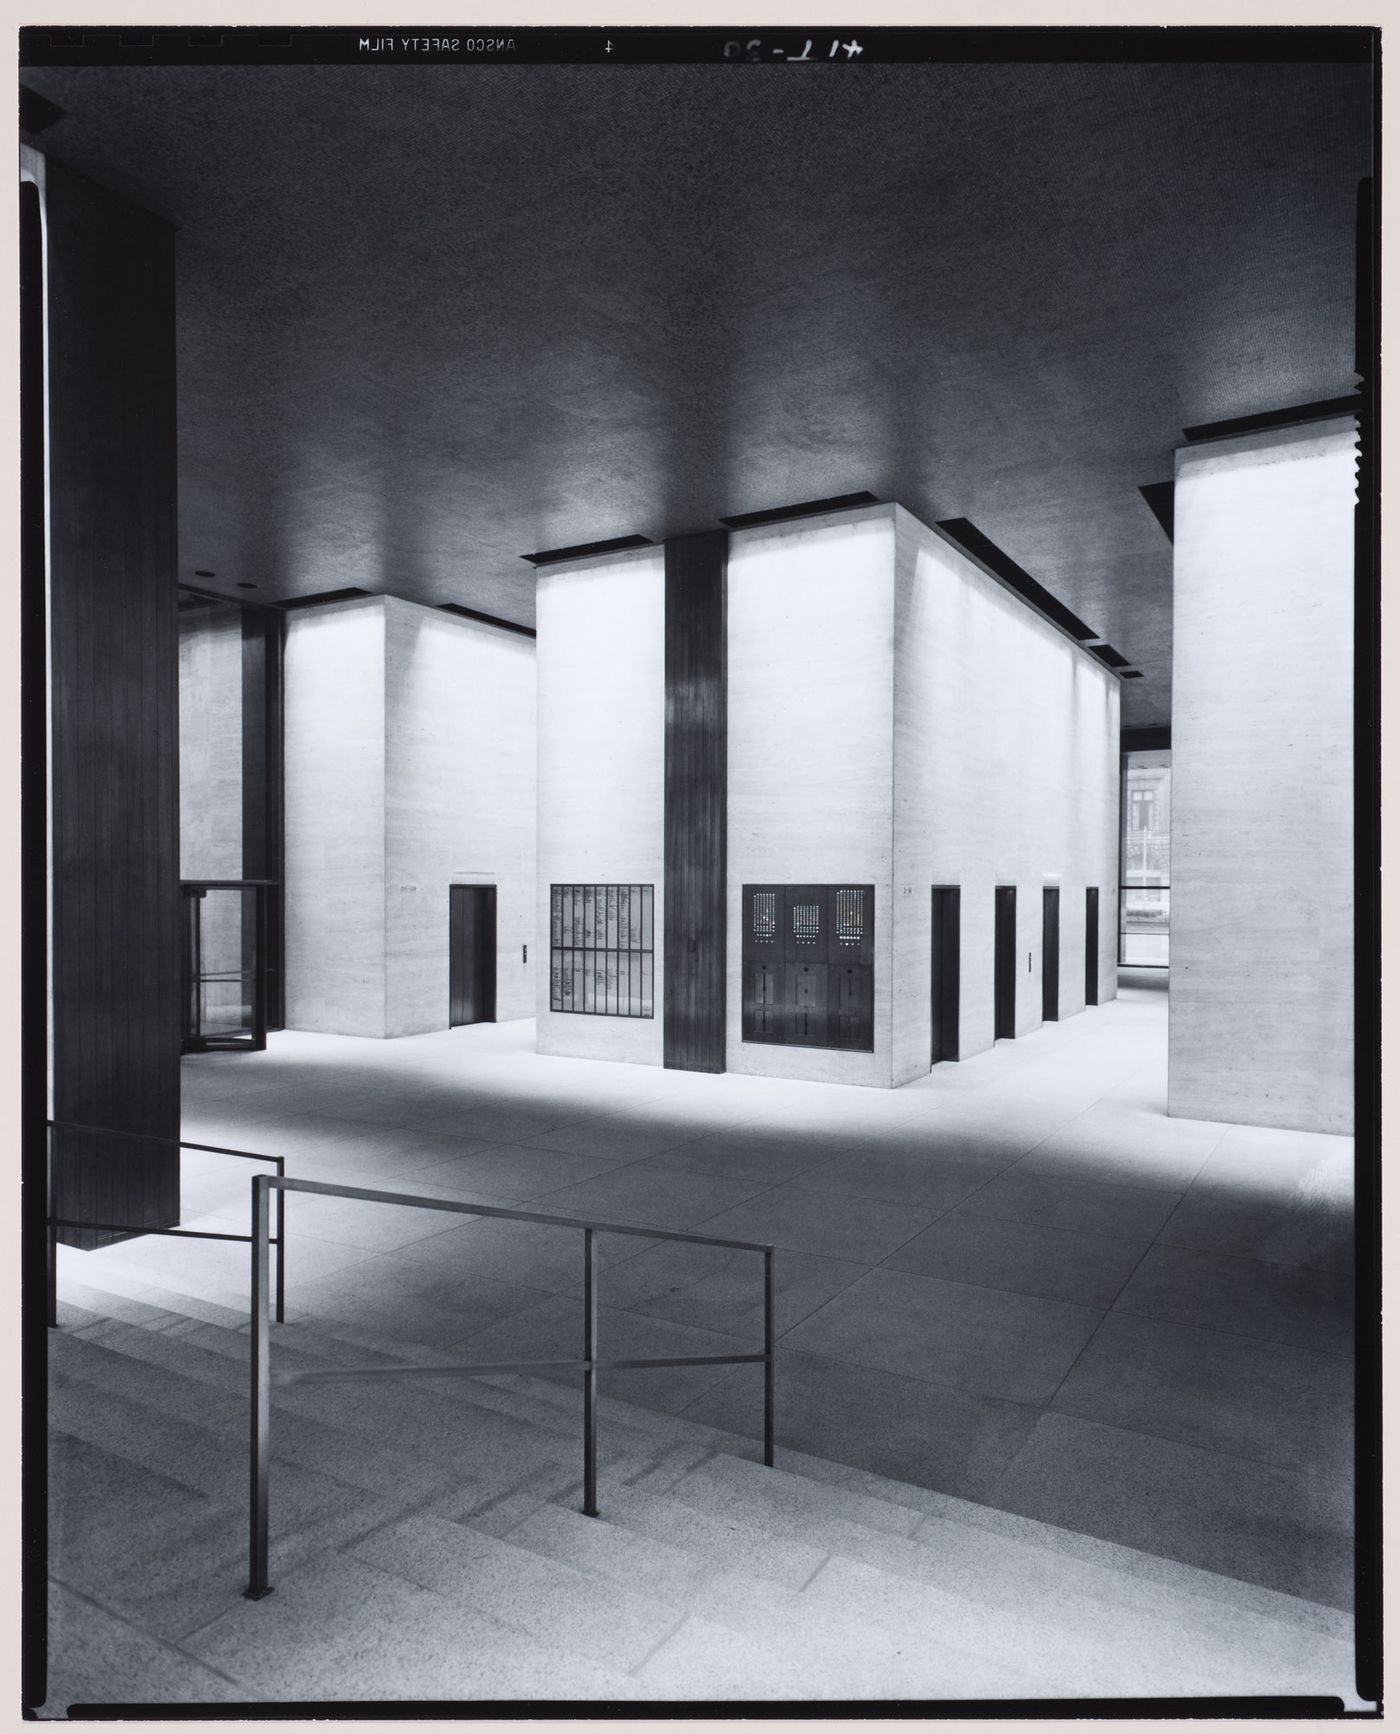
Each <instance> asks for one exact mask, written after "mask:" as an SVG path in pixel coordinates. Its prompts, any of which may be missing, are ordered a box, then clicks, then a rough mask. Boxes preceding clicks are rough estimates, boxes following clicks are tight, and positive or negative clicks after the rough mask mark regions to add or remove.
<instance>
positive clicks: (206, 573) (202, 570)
mask: <svg viewBox="0 0 1400 1734" xmlns="http://www.w3.org/2000/svg"><path fill="white" fill-rule="evenodd" d="M194 575H195V577H196V578H212V577H213V576H214V574H213V573H212V572H211V571H210V570H209V568H208V567H207V566H196V567H195V569H194Z"/></svg>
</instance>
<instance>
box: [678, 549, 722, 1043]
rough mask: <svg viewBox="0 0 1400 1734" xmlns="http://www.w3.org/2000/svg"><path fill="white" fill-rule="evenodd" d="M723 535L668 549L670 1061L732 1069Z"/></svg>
mask: <svg viewBox="0 0 1400 1734" xmlns="http://www.w3.org/2000/svg"><path fill="white" fill-rule="evenodd" d="M728 548H729V538H728V535H727V533H726V532H724V531H722V530H716V531H703V532H701V533H699V534H697V535H691V536H677V537H672V538H671V539H670V540H668V541H667V543H666V551H665V562H666V567H665V582H666V608H665V615H666V627H665V640H666V644H665V684H666V753H665V811H664V820H663V830H664V851H663V854H664V862H665V886H664V898H665V907H664V912H663V920H662V932H663V939H662V973H663V977H664V981H663V994H662V1018H663V1029H662V1057H663V1061H664V1063H665V1064H666V1065H667V1066H671V1067H675V1068H679V1069H682V1070H687V1071H707V1072H722V1071H723V1070H724V1069H725V972H726V945H725V922H726V866H727V857H726V822H727V815H726V810H725V809H726V800H727V767H726V754H727V718H726V690H725V663H726V644H725V630H726V620H725V599H726V571H727V564H728Z"/></svg>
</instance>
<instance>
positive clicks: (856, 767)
mask: <svg viewBox="0 0 1400 1734" xmlns="http://www.w3.org/2000/svg"><path fill="white" fill-rule="evenodd" d="M893 511H894V508H893V507H890V506H876V507H872V508H870V509H869V510H868V511H867V510H862V511H855V512H839V513H833V514H830V515H829V516H827V517H825V518H806V519H803V520H801V521H800V522H799V523H796V524H779V525H772V526H768V527H765V528H762V529H755V530H743V531H739V532H737V533H736V534H735V535H734V536H733V537H732V538H731V540H730V547H729V921H728V929H729V941H728V991H729V1002H728V1010H727V1019H726V1022H727V1049H728V1067H729V1070H730V1071H734V1072H753V1073H761V1074H763V1075H764V1076H768V1077H785V1078H810V1079H818V1080H822V1081H825V1082H829V1083H847V1084H883V1085H888V1084H889V1082H890V1079H891V1049H892V1040H893V1035H892V1027H891V967H890V964H891V949H890V948H891V933H892V927H891V919H890V914H891V900H890V884H891V877H890V868H891V846H892V835H891V791H892V786H893V785H892V775H893V748H894V680H893V670H894V637H893V634H894V552H895V540H894V518H893ZM756 883H757V884H763V883H776V884H781V885H787V884H820V885H833V884H837V883H851V884H856V885H861V884H872V883H873V885H874V887H875V930H874V931H875V1051H874V1052H873V1053H848V1052H843V1051H841V1050H839V1049H835V1048H798V1047H791V1048H790V1047H774V1046H771V1045H769V1044H766V1043H764V1044H758V1043H753V1042H745V1041H743V1040H742V1039H741V1036H742V1029H743V1018H742V1004H741V996H742V990H743V968H742V946H743V910H742V908H741V900H742V888H743V886H744V885H745V884H756Z"/></svg>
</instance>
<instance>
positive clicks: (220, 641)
mask: <svg viewBox="0 0 1400 1734" xmlns="http://www.w3.org/2000/svg"><path fill="white" fill-rule="evenodd" d="M180 877H181V878H182V879H241V878H242V877H243V617H242V612H241V610H239V609H237V608H227V607H221V606H220V605H219V604H217V603H215V604H213V605H211V606H210V607H208V608H191V609H182V610H181V611H180Z"/></svg>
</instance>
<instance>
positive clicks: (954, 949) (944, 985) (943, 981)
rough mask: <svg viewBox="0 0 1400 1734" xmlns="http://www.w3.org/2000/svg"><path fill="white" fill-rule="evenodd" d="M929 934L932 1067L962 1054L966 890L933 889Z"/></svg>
mask: <svg viewBox="0 0 1400 1734" xmlns="http://www.w3.org/2000/svg"><path fill="white" fill-rule="evenodd" d="M930 896H931V898H932V907H931V912H930V913H931V926H930V931H929V1023H930V1032H929V1034H930V1040H929V1065H930V1066H936V1065H937V1064H938V1063H939V1061H940V1060H956V1059H957V1058H958V1056H959V1054H960V1052H961V1042H960V1030H959V1020H960V1016H961V1010H962V1005H961V1000H962V887H961V886H960V885H935V886H933V887H932V888H931V892H930Z"/></svg>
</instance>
